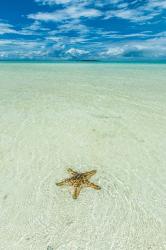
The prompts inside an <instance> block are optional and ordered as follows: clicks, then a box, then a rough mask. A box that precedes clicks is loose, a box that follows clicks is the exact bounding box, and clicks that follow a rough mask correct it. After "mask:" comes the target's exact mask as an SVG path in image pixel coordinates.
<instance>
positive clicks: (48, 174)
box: [0, 64, 166, 250]
mask: <svg viewBox="0 0 166 250" xmlns="http://www.w3.org/2000/svg"><path fill="white" fill-rule="evenodd" d="M165 152H166V65H145V64H142V65H139V64H138V65H136V64H135V65H131V64H129V65H127V64H124V65H123V64H122V65H121V64H1V65H0V250H30V249H32V250H123V249H126V250H131V249H132V250H144V249H145V250H146V249H147V250H149V249H150V250H154V249H155V250H164V249H166V153H165ZM68 166H73V168H75V169H76V170H80V171H86V170H91V169H97V174H96V176H94V177H93V179H92V180H93V181H94V182H95V183H98V184H99V185H100V186H101V187H102V190H101V191H96V190H92V189H84V190H83V191H82V192H81V194H80V197H79V199H78V200H73V199H72V198H71V194H70V188H68V187H64V188H60V187H57V186H55V182H56V181H59V180H61V179H63V178H65V177H67V176H68V175H67V173H66V168H67V167H68Z"/></svg>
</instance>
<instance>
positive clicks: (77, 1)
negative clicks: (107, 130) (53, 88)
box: [0, 0, 166, 60]
mask: <svg viewBox="0 0 166 250" xmlns="http://www.w3.org/2000/svg"><path fill="white" fill-rule="evenodd" d="M8 59H9V60H11V59H14V60H16V59H23V60H24V59H31V60H165V59H166V0H0V60H8Z"/></svg>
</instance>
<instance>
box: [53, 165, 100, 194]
mask: <svg viewBox="0 0 166 250" xmlns="http://www.w3.org/2000/svg"><path fill="white" fill-rule="evenodd" d="M67 171H68V173H69V174H71V177H70V178H67V179H64V180H62V181H61V182H58V183H56V185H57V186H64V185H69V186H73V187H74V192H73V195H72V196H73V199H77V198H78V196H79V194H80V191H81V189H82V188H83V187H90V188H94V189H96V190H100V189H101V187H99V186H98V185H96V184H94V183H92V182H90V181H89V179H90V178H91V177H92V176H93V175H94V174H96V172H97V171H96V170H92V171H89V172H85V173H79V172H76V171H74V170H72V169H71V168H68V169H67Z"/></svg>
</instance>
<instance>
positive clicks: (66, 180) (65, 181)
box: [56, 179, 68, 186]
mask: <svg viewBox="0 0 166 250" xmlns="http://www.w3.org/2000/svg"><path fill="white" fill-rule="evenodd" d="M65 184H68V179H65V180H63V181H60V182H57V183H56V185H57V186H64V185H65Z"/></svg>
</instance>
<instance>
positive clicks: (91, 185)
mask: <svg viewBox="0 0 166 250" xmlns="http://www.w3.org/2000/svg"><path fill="white" fill-rule="evenodd" d="M86 186H87V187H91V188H94V189H96V190H100V189H101V187H100V186H98V185H96V184H94V183H92V182H87V183H86Z"/></svg>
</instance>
